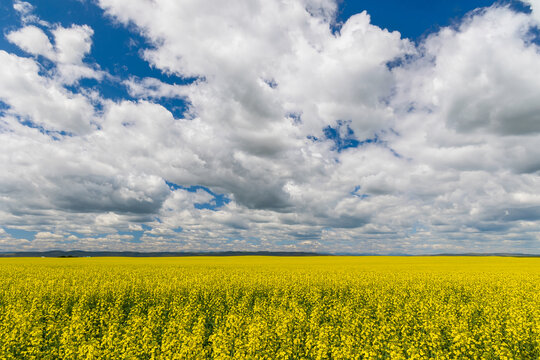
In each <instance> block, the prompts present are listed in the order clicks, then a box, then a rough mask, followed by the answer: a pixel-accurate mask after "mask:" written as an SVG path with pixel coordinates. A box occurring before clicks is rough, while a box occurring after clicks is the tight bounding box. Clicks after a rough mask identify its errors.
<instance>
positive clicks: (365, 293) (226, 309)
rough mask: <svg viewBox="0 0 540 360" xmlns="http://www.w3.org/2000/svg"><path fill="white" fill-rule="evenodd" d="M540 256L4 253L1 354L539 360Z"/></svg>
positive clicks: (32, 356)
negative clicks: (44, 255) (88, 255)
mask: <svg viewBox="0 0 540 360" xmlns="http://www.w3.org/2000/svg"><path fill="white" fill-rule="evenodd" d="M538 358H540V258H501V257H256V256H254V257H185V258H75V259H43V258H4V259H0V359H36V360H38V359H39V360H46V359H538Z"/></svg>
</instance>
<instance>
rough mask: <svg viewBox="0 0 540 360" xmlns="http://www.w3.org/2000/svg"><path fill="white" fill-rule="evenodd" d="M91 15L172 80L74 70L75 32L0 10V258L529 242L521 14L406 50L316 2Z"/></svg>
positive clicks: (214, 4) (532, 105) (105, 0)
mask: <svg viewBox="0 0 540 360" xmlns="http://www.w3.org/2000/svg"><path fill="white" fill-rule="evenodd" d="M98 5H99V6H100V7H101V8H102V9H103V11H104V16H106V17H107V19H109V20H110V21H114V22H116V23H118V24H119V26H125V27H127V28H129V29H131V31H133V32H136V33H138V34H139V35H141V36H143V37H144V38H145V39H146V41H147V42H148V46H146V47H144V48H141V49H139V52H140V55H141V56H142V58H144V60H145V61H147V63H148V65H149V66H150V67H152V68H154V69H157V70H159V71H160V72H162V73H163V74H168V75H169V76H172V77H176V78H180V79H185V81H183V82H181V83H178V82H176V83H175V82H166V81H164V80H163V79H158V78H138V77H136V76H130V77H129V78H126V79H117V78H115V77H113V76H112V75H110V74H108V73H107V72H106V71H103V70H101V67H100V65H99V64H97V63H94V62H93V60H92V59H91V57H90V56H89V55H90V54H91V51H92V46H93V38H92V37H93V34H94V32H93V29H92V28H91V27H90V26H88V25H86V24H73V25H72V26H70V27H62V26H61V25H58V24H49V23H48V22H46V21H43V20H40V19H39V18H38V17H37V16H36V15H33V8H32V6H31V5H30V4H28V3H24V2H21V1H16V2H15V3H14V5H13V6H14V9H15V10H16V11H17V12H19V14H20V16H21V26H20V27H19V28H17V29H12V30H10V31H8V32H6V33H5V36H6V39H7V40H8V41H9V42H10V43H12V44H14V45H16V46H17V47H18V48H19V49H20V50H21V51H22V54H15V53H10V52H7V51H5V50H0V64H1V65H2V66H1V67H0V78H1V79H2V81H0V144H1V145H0V147H1V149H2V151H1V152H0V168H1V169H2V171H1V172H0V225H1V226H2V227H0V249H3V250H5V251H11V250H23V249H40V250H43V249H52V248H62V249H89V250H90V249H109V250H121V249H134V250H152V251H159V250H307V251H325V252H362V253H381V254H385V253H436V252H462V251H478V252H481V251H512V252H535V251H537V250H538V249H540V238H539V236H538V233H539V230H540V196H539V195H538V189H539V188H540V178H539V176H538V175H539V171H540V160H539V159H540V147H538V144H539V143H540V105H539V104H540V103H539V102H538V99H539V98H540V75H539V74H538V72H537V71H535V69H538V68H540V49H539V46H538V44H539V42H538V38H537V29H538V26H539V18H538V11H539V10H538V4H536V3H535V2H534V1H531V3H530V5H531V7H532V11H531V12H530V13H523V12H516V11H515V10H512V9H511V8H510V7H509V6H505V5H493V6H492V7H489V8H483V9H477V10H475V11H473V12H471V13H469V14H468V15H467V16H466V17H465V18H464V19H462V20H461V21H460V23H459V24H456V25H455V26H452V27H446V28H442V29H440V30H439V31H437V32H434V33H432V34H430V35H429V36H427V37H426V38H425V39H423V40H421V41H418V42H416V43H415V42H413V41H410V40H408V39H404V38H402V37H401V35H400V34H399V33H398V32H389V31H387V30H385V29H381V28H379V27H377V26H374V25H372V24H371V22H370V17H369V14H367V13H366V12H362V13H360V14H356V15H354V16H352V17H350V18H349V19H348V20H347V21H346V22H345V23H343V24H336V20H335V19H336V11H337V10H338V9H337V4H336V3H335V2H333V1H330V0H294V1H293V0H291V1H283V2H281V1H275V2H274V1H262V0H261V1H253V0H234V1H229V2H227V3H224V2H222V1H217V0H216V1H205V2H200V1H189V0H183V1H172V0H171V1H160V2H152V1H148V0H129V1H128V0H99V1H98ZM89 79H92V81H96V82H104V81H113V82H116V83H117V84H118V85H119V86H122V87H125V89H126V91H127V93H129V95H130V97H129V98H124V99H111V98H108V97H107V96H105V94H102V93H100V92H99V91H96V90H95V89H93V88H88V87H85V85H84V84H85V83H84V81H88V80H89ZM171 101H176V102H177V103H179V104H181V105H182V107H183V110H182V112H181V113H177V112H174V111H171V109H170V108H169V106H168V104H170V103H171Z"/></svg>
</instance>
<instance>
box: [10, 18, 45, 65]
mask: <svg viewBox="0 0 540 360" xmlns="http://www.w3.org/2000/svg"><path fill="white" fill-rule="evenodd" d="M6 37H7V39H8V40H9V41H10V42H12V43H14V44H15V45H17V46H18V47H20V48H21V49H22V50H24V51H26V52H28V53H30V54H33V55H42V56H45V57H46V58H49V59H52V58H54V57H55V54H54V50H53V46H52V44H51V42H50V41H49V38H48V37H47V35H46V34H45V32H44V31H43V30H41V29H40V28H38V27H35V26H33V25H29V26H25V27H23V28H22V29H19V30H16V31H12V32H10V33H9V34H7V36H6Z"/></svg>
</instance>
